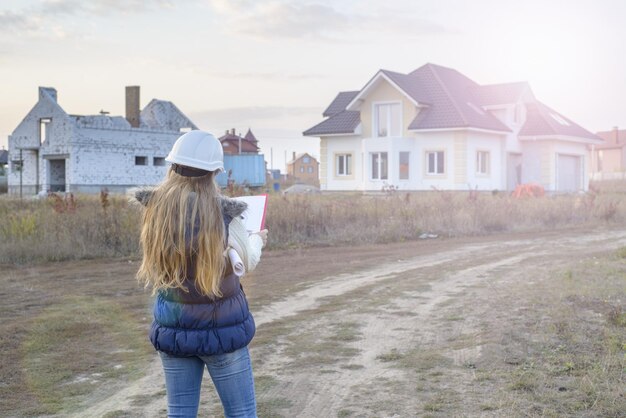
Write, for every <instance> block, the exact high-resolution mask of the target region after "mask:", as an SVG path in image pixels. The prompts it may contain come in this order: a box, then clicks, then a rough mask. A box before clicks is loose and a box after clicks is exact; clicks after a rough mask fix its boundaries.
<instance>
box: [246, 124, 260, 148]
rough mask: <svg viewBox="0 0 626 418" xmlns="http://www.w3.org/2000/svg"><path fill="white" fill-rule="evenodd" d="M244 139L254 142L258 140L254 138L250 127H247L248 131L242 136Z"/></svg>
mask: <svg viewBox="0 0 626 418" xmlns="http://www.w3.org/2000/svg"><path fill="white" fill-rule="evenodd" d="M243 138H244V139H245V140H246V141H250V142H254V143H255V144H256V143H257V142H259V141H258V140H257V139H256V136H254V134H253V133H252V130H251V129H250V128H248V132H246V135H245V136H244V137H243Z"/></svg>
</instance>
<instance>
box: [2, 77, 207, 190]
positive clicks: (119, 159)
mask: <svg viewBox="0 0 626 418" xmlns="http://www.w3.org/2000/svg"><path fill="white" fill-rule="evenodd" d="M191 129H198V128H197V127H196V125H194V123H193V122H192V121H191V120H189V118H188V117H187V116H185V114H183V113H182V112H181V111H180V110H179V109H178V108H177V107H176V106H175V105H174V104H173V103H172V102H169V101H164V100H157V99H152V100H151V101H150V102H149V103H148V104H147V105H146V106H145V107H144V108H143V110H140V91H139V87H138V86H130V87H126V117H123V116H109V115H108V113H107V112H100V114H97V115H73V114H68V113H66V112H65V110H64V109H63V108H62V107H61V106H60V105H59V103H58V101H57V91H56V90H55V89H54V88H50V87H39V100H38V101H37V103H36V104H35V106H34V107H33V109H32V110H31V111H30V112H28V114H27V115H26V117H25V118H24V119H23V120H22V122H20V124H19V125H18V126H17V128H15V130H14V131H13V133H12V134H11V135H9V158H8V159H9V170H8V171H9V173H8V191H9V193H10V194H23V195H28V194H30V195H33V194H37V193H39V192H41V191H44V192H48V191H62V192H63V191H65V192H74V193H76V192H79V193H96V192H99V191H100V190H102V189H103V188H105V187H106V188H107V189H109V190H110V191H112V192H116V191H117V192H123V191H124V190H126V189H127V188H129V187H132V186H137V185H147V184H156V183H158V182H159V181H161V180H162V179H163V176H164V175H165V171H166V164H165V157H166V155H167V153H168V152H169V150H170V148H171V147H172V145H173V144H174V142H175V141H176V139H177V138H178V137H179V136H180V135H181V132H185V131H187V130H191Z"/></svg>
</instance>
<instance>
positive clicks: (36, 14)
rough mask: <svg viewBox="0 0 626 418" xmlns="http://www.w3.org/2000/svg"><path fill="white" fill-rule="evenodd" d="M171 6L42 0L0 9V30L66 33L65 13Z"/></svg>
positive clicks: (123, 0)
mask: <svg viewBox="0 0 626 418" xmlns="http://www.w3.org/2000/svg"><path fill="white" fill-rule="evenodd" d="M179 1H180V0H179ZM185 1H192V0H185ZM194 1H195V0H194ZM172 7H175V3H174V0H147V1H144V0H91V1H83V0H43V1H41V2H39V3H37V4H36V5H33V6H30V7H27V8H24V9H21V10H0V34H7V33H8V34H10V35H24V34H25V35H30V36H37V35H50V34H52V35H53V36H57V37H58V36H59V35H60V34H61V35H62V36H61V37H66V36H67V33H66V32H65V31H64V30H63V26H64V25H63V18H64V17H66V16H74V15H81V14H82V15H91V16H104V15H113V14H129V13H142V12H148V11H151V10H155V9H164V8H172Z"/></svg>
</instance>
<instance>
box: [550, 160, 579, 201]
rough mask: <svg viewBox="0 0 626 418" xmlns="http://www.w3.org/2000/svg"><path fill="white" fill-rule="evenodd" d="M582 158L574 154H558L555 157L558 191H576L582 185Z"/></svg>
mask: <svg viewBox="0 0 626 418" xmlns="http://www.w3.org/2000/svg"><path fill="white" fill-rule="evenodd" d="M581 160H582V158H581V157H579V156H575V155H559V156H558V158H557V170H558V171H557V185H556V190H557V191H559V192H576V191H578V190H581V189H582V188H583V187H582V184H583V182H582V170H581V167H582V164H581Z"/></svg>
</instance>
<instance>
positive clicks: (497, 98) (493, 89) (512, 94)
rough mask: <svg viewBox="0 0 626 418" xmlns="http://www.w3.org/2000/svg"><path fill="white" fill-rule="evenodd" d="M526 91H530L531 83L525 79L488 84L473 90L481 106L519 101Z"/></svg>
mask: <svg viewBox="0 0 626 418" xmlns="http://www.w3.org/2000/svg"><path fill="white" fill-rule="evenodd" d="M526 92H530V85H529V84H528V83H527V82H525V81H520V82H516V83H502V84H488V85H485V86H478V88H476V89H474V90H473V91H472V93H473V95H474V97H475V98H476V101H477V102H478V104H480V105H481V106H489V105H501V104H509V103H517V102H518V101H519V100H520V99H521V98H522V96H523V95H524V93H526ZM531 94H532V92H531Z"/></svg>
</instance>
